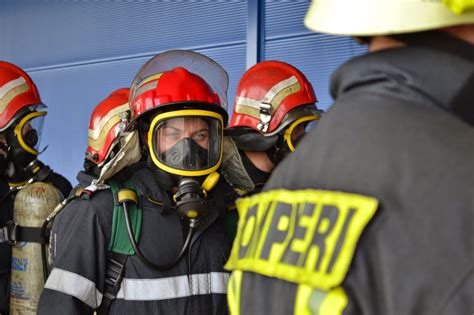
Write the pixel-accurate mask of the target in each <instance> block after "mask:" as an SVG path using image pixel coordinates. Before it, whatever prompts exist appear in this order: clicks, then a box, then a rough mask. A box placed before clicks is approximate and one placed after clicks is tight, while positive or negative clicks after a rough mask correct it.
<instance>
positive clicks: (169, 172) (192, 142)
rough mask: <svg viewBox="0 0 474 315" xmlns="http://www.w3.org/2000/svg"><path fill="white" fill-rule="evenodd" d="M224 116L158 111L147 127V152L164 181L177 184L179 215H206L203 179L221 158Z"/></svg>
mask: <svg viewBox="0 0 474 315" xmlns="http://www.w3.org/2000/svg"><path fill="white" fill-rule="evenodd" d="M222 142H223V118H222V116H221V115H219V114H217V113H214V112H211V111H204V110H180V111H175V112H167V113H163V114H159V115H157V116H156V117H155V118H154V119H153V120H152V122H151V125H150V129H149V131H148V149H149V156H150V158H151V160H152V161H153V164H154V165H155V166H156V167H157V168H158V173H160V174H161V177H164V176H165V175H166V177H169V179H167V180H165V181H164V182H165V183H167V182H170V181H171V182H173V186H174V187H177V192H176V193H175V195H174V199H175V202H176V207H177V212H178V215H179V216H180V217H182V218H187V219H193V220H194V219H197V217H199V216H202V215H205V213H206V211H207V208H206V205H207V203H206V200H205V199H206V191H207V190H208V189H210V188H204V186H202V185H203V183H204V182H206V180H207V179H208V178H209V176H211V175H213V174H217V173H215V171H216V170H217V168H218V167H219V166H220V163H221V159H222V146H223V144H222Z"/></svg>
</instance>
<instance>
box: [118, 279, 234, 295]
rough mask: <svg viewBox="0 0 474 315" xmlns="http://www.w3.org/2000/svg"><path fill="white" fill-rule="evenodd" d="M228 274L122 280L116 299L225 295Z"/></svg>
mask: <svg viewBox="0 0 474 315" xmlns="http://www.w3.org/2000/svg"><path fill="white" fill-rule="evenodd" d="M228 279H229V274H228V273H225V272H211V273H202V274H194V275H190V276H189V278H188V276H186V275H184V276H177V277H169V278H161V279H127V278H125V279H123V281H122V286H121V288H120V291H119V293H118V294H117V299H123V300H127V301H159V300H167V299H176V298H181V297H188V296H193V295H203V294H225V293H226V292H227V280H228Z"/></svg>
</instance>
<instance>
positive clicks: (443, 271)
mask: <svg viewBox="0 0 474 315" xmlns="http://www.w3.org/2000/svg"><path fill="white" fill-rule="evenodd" d="M444 2H445V3H446V4H445V3H443V2H441V1H388V0H363V1H342V0H318V1H314V2H313V3H312V5H311V7H310V9H309V11H308V14H307V16H306V20H305V23H306V25H307V26H308V27H310V28H311V29H313V30H315V31H318V32H323V33H330V34H341V35H351V36H356V37H358V38H359V40H362V41H364V42H366V43H367V44H368V48H369V53H368V54H366V55H363V56H360V57H357V58H355V59H353V60H350V61H349V62H347V63H346V64H344V65H343V66H342V67H340V68H339V69H338V70H337V71H336V72H335V73H334V74H333V76H332V79H331V93H332V96H333V98H334V99H335V103H334V105H333V106H332V108H331V110H330V111H329V112H328V113H327V114H326V115H325V117H324V120H321V122H320V123H319V124H318V126H317V127H316V128H315V130H314V132H312V133H310V134H308V135H307V136H306V137H305V138H304V139H303V140H302V141H301V143H300V145H299V147H298V150H297V151H296V152H295V153H294V154H292V155H291V156H290V157H288V159H286V160H285V161H283V162H282V163H281V164H280V165H279V166H278V167H277V168H276V170H275V171H274V172H273V174H272V177H271V179H270V180H269V181H268V182H267V184H266V185H265V187H264V189H263V190H262V193H260V194H258V195H254V196H252V197H251V198H247V199H243V200H241V201H240V202H238V210H239V214H240V221H239V231H238V234H237V237H236V240H235V242H234V245H233V247H232V254H231V257H230V258H229V262H228V264H227V265H226V266H227V267H228V268H229V269H230V270H233V273H232V275H231V277H230V279H229V290H228V297H229V304H230V309H231V313H232V314H367V315H372V314H417V315H420V314H471V313H472V312H473V311H474V299H473V298H472V292H474V274H473V272H472V270H473V267H474V259H473V256H472V255H473V253H474V247H473V246H474V245H473V238H472V222H473V212H472V210H473V205H474V194H473V187H474V164H473V163H472V159H473V157H474V129H473V123H474V115H473V114H474V112H473V106H472V105H473V100H474V94H473V92H474V86H473V84H474V81H473V78H474V12H473V9H474V8H473V7H472V1H444Z"/></svg>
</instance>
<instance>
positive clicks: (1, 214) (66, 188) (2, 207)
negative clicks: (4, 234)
mask: <svg viewBox="0 0 474 315" xmlns="http://www.w3.org/2000/svg"><path fill="white" fill-rule="evenodd" d="M48 182H49V183H50V184H52V185H53V186H54V187H56V188H57V189H58V190H59V191H60V192H61V194H62V195H63V196H64V197H67V196H68V195H69V192H70V191H71V189H72V187H71V184H70V183H69V181H68V180H67V179H66V178H64V177H63V176H61V175H59V174H57V173H52V174H51V175H49V177H48ZM8 191H9V186H8V181H7V179H2V180H0V198H1V199H2V201H1V203H0V227H3V226H5V225H6V224H7V222H8V221H10V220H12V219H13V202H14V200H15V194H10V195H8V196H7V195H6V194H7V192H8ZM4 197H5V198H4ZM11 260H12V258H11V246H10V245H8V244H7V243H0V314H2V315H3V314H8V310H9V308H10V305H9V296H10V293H9V291H10V283H9V278H10V268H11Z"/></svg>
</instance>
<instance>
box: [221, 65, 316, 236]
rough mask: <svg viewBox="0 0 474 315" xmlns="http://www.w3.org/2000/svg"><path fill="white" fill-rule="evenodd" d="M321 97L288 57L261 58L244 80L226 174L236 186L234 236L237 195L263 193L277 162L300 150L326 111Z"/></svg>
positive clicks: (231, 216)
mask: <svg viewBox="0 0 474 315" xmlns="http://www.w3.org/2000/svg"><path fill="white" fill-rule="evenodd" d="M316 102H317V99H316V95H315V93H314V90H313V86H312V85H311V83H310V82H309V81H308V79H307V78H306V76H305V75H304V74H303V73H302V72H301V71H300V70H298V69H297V68H296V67H294V66H292V65H290V64H287V63H285V62H282V61H273V60H272V61H263V62H260V63H258V64H256V65H254V66H253V67H251V68H250V69H248V70H247V71H246V72H245V73H244V75H243V76H242V78H241V79H240V81H239V84H238V86H237V93H236V97H235V102H234V109H233V114H232V118H231V121H230V123H229V127H228V128H227V129H226V130H225V134H226V136H227V137H226V139H225V143H224V145H225V146H224V161H223V166H222V174H223V175H224V176H225V177H226V179H227V181H228V182H229V183H230V184H231V185H232V186H233V188H234V190H233V191H232V190H231V191H229V192H228V194H227V195H226V199H227V200H228V210H229V213H228V215H227V217H226V227H227V230H228V232H229V235H230V237H231V238H232V239H233V238H234V236H235V232H236V226H237V220H238V214H237V211H236V210H235V199H236V198H238V197H241V196H243V195H246V196H249V195H250V194H255V193H258V192H260V190H261V189H262V187H263V185H264V184H265V183H266V181H267V180H268V178H269V177H270V175H271V172H272V171H273V169H274V168H275V166H276V165H278V164H279V163H280V162H281V160H283V158H284V157H285V156H286V155H288V153H290V152H294V151H295V147H296V144H297V143H298V142H299V141H300V140H301V138H302V136H303V135H304V134H305V133H306V132H308V131H309V130H310V129H311V128H314V126H315V125H316V123H317V122H318V121H319V119H320V117H321V115H322V110H319V109H318V108H317V106H316Z"/></svg>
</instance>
